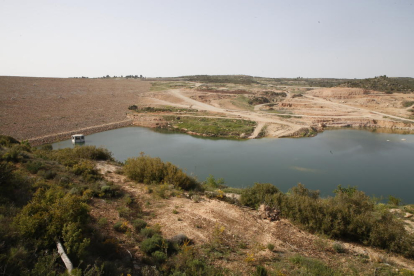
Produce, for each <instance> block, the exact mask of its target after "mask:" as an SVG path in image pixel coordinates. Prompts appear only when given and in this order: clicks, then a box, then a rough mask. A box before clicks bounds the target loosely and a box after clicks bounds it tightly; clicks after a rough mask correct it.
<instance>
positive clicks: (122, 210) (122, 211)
mask: <svg viewBox="0 0 414 276" xmlns="http://www.w3.org/2000/svg"><path fill="white" fill-rule="evenodd" d="M117 211H118V214H119V216H120V217H121V218H128V217H129V216H130V215H131V209H129V208H128V207H126V206H121V207H118V208H117Z"/></svg>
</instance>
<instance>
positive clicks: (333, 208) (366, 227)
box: [240, 184, 414, 258]
mask: <svg viewBox="0 0 414 276" xmlns="http://www.w3.org/2000/svg"><path fill="white" fill-rule="evenodd" d="M334 192H335V197H328V198H325V199H322V198H320V197H319V191H311V190H308V189H306V188H305V187H304V186H303V185H302V184H298V186H296V187H294V188H292V189H291V192H290V193H288V194H284V193H281V192H280V191H279V190H278V189H277V188H276V187H274V186H273V185H271V184H255V186H253V187H251V188H248V189H245V190H244V191H243V192H242V195H241V199H240V201H241V203H242V204H243V205H246V206H249V207H254V208H257V207H258V205H259V204H267V205H269V206H273V207H275V208H278V209H279V210H280V211H281V213H282V216H284V217H286V218H289V219H290V220H292V221H294V222H296V223H298V224H299V225H302V226H303V227H305V228H306V229H308V230H310V231H312V232H318V233H321V234H325V235H329V236H330V237H333V238H339V239H345V240H351V241H357V242H361V243H364V244H369V245H371V246H374V247H378V248H383V249H386V250H388V251H390V252H395V253H399V254H403V255H404V256H407V257H409V258H414V236H413V235H412V234H410V233H409V232H407V230H406V229H405V228H404V225H403V223H401V222H400V221H399V220H397V219H396V218H395V216H393V215H392V214H391V213H390V212H388V210H387V209H384V208H381V207H380V206H381V205H377V204H376V203H375V202H374V201H373V199H371V198H370V197H368V196H367V195H365V193H364V192H362V191H358V190H357V189H356V188H355V187H348V188H343V187H341V186H338V188H337V189H336V190H335V191H334Z"/></svg>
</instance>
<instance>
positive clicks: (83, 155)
mask: <svg viewBox="0 0 414 276" xmlns="http://www.w3.org/2000/svg"><path fill="white" fill-rule="evenodd" d="M42 154H47V155H48V157H49V158H50V159H52V160H56V161H58V162H59V163H61V164H62V165H65V166H70V167H72V166H74V165H75V164H77V163H79V161H80V160H82V159H87V160H95V161H108V160H113V158H112V154H111V152H110V151H108V150H107V149H105V148H97V147H95V146H76V147H75V148H64V149H59V150H55V151H51V152H48V151H43V152H42Z"/></svg>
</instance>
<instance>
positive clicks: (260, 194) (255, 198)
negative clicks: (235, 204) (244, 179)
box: [240, 183, 279, 208]
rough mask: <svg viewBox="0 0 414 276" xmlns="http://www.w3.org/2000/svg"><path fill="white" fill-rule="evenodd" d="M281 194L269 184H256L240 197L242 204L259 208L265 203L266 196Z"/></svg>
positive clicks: (244, 191)
mask: <svg viewBox="0 0 414 276" xmlns="http://www.w3.org/2000/svg"><path fill="white" fill-rule="evenodd" d="M276 193H279V190H278V189H277V188H276V187H275V186H274V185H272V184H269V183H264V184H262V183H255V184H254V186H253V187H251V188H246V189H244V190H243V191H242V193H241V196H240V203H241V204H242V205H245V206H249V207H252V208H258V207H259V205H260V204H262V203H264V202H265V199H266V196H271V195H273V194H276Z"/></svg>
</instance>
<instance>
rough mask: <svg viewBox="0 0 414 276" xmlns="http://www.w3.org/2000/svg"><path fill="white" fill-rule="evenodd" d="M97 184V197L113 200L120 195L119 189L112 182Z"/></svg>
mask: <svg viewBox="0 0 414 276" xmlns="http://www.w3.org/2000/svg"><path fill="white" fill-rule="evenodd" d="M97 183H101V184H100V185H101V186H100V187H99V190H98V196H99V197H106V198H113V197H119V196H121V195H122V191H121V189H120V188H119V187H118V186H116V185H115V184H114V183H112V182H109V183H108V182H106V181H99V182H97Z"/></svg>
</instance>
